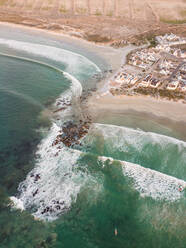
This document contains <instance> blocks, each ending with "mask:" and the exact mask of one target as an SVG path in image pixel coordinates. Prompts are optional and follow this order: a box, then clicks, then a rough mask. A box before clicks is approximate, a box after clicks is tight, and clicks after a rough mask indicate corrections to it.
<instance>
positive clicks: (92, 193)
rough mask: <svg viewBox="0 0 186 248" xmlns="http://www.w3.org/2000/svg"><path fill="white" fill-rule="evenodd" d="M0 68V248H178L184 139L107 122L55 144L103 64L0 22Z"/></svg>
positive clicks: (134, 122) (143, 124) (185, 240)
mask: <svg viewBox="0 0 186 248" xmlns="http://www.w3.org/2000/svg"><path fill="white" fill-rule="evenodd" d="M0 68H1V69H0V130H1V131H0V248H22V247H24V248H38V247H51V248H61V247H64V248H71V247H72V248H73V247H78V248H82V247H86V248H95V247H97V248H103V247H104V248H105V247H110V248H117V247H118V248H121V247H125V248H127V247H128V248H132V247H134V248H135V247H137V248H138V247H139V248H140V247H143V248H144V247H148V248H149V247H162V248H166V247H169V248H170V247H178V248H182V247H183V248H184V247H185V244H186V236H185V228H186V215H185V213H186V191H185V187H186V182H185V181H186V142H185V134H184V133H182V132H178V130H177V129H176V128H175V129H174V125H172V126H171V127H172V129H170V128H168V127H166V125H162V124H161V123H159V124H158V122H157V123H156V122H152V120H151V121H150V120H149V121H148V122H147V121H146V120H145V118H144V117H143V115H141V116H140V118H139V116H137V115H136V116H135V113H134V114H133V116H131V115H129V114H128V115H127V114H126V115H125V121H121V117H120V116H112V118H111V117H109V115H107V117H102V119H97V120H95V122H94V123H93V124H92V125H91V128H90V129H89V132H88V134H87V135H86V136H84V137H83V138H82V139H81V143H80V144H76V145H74V146H73V147H71V148H69V147H66V146H65V145H63V144H58V145H54V141H55V139H56V137H57V136H58V135H61V127H62V126H63V124H64V123H66V122H67V121H72V120H73V121H76V120H79V119H81V118H82V116H83V115H84V114H85V113H84V109H82V107H81V104H80V101H79V99H80V98H81V96H82V94H88V93H89V92H90V91H91V90H94V88H95V87H96V84H97V82H98V80H99V79H100V78H101V77H102V76H103V75H104V71H106V70H108V69H110V68H109V65H108V64H107V63H106V62H105V61H104V60H103V59H101V58H100V57H99V56H98V55H95V54H93V53H92V52H90V51H88V50H85V49H83V48H81V47H79V46H78V45H75V44H73V43H71V44H70V43H68V42H62V41H61V40H58V39H56V38H52V36H51V37H50V36H47V35H46V36H45V35H40V34H39V33H37V36H36V33H34V32H33V31H32V32H31V31H26V30H24V29H19V28H15V27H14V28H13V27H7V26H6V25H5V26H3V25H2V26H1V28H0ZM58 108H63V111H61V112H58V113H57V114H54V112H55V110H56V109H58ZM13 203H14V205H13Z"/></svg>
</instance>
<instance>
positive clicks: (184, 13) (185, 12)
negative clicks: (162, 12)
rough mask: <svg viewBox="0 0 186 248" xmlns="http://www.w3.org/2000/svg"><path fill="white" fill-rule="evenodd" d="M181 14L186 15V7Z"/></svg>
mask: <svg viewBox="0 0 186 248" xmlns="http://www.w3.org/2000/svg"><path fill="white" fill-rule="evenodd" d="M180 14H181V16H183V17H186V9H183V10H182V11H181V12H180Z"/></svg>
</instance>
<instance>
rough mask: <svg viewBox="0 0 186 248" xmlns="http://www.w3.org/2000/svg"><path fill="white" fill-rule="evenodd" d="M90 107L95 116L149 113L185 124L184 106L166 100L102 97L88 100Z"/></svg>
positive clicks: (137, 97) (185, 111)
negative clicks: (109, 113)
mask: <svg viewBox="0 0 186 248" xmlns="http://www.w3.org/2000/svg"><path fill="white" fill-rule="evenodd" d="M89 103H90V106H91V109H92V111H93V113H94V114H95V113H96V112H98V113H101V112H105V111H108V110H109V112H116V113H117V112H118V113H122V112H125V111H126V110H135V111H137V112H143V113H149V114H152V115H155V116H157V117H166V118H169V119H171V120H173V121H184V122H186V104H183V103H180V102H173V101H168V100H160V99H155V98H152V97H146V96H124V95H122V96H111V95H107V96H102V97H100V98H99V97H98V98H96V99H95V98H94V97H93V98H92V99H90V102H89Z"/></svg>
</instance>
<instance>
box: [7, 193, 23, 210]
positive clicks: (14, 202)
mask: <svg viewBox="0 0 186 248" xmlns="http://www.w3.org/2000/svg"><path fill="white" fill-rule="evenodd" d="M10 200H11V202H12V204H11V205H13V207H14V208H16V209H20V210H21V211H23V210H25V208H24V205H23V202H22V201H21V200H20V199H18V198H16V197H15V196H11V197H10Z"/></svg>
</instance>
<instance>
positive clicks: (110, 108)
mask: <svg viewBox="0 0 186 248" xmlns="http://www.w3.org/2000/svg"><path fill="white" fill-rule="evenodd" d="M0 25H3V26H6V25H7V27H8V26H13V27H15V28H20V29H25V30H28V31H33V32H35V34H36V35H37V33H39V34H47V35H50V36H53V37H55V38H56V39H60V40H64V41H66V42H70V43H74V44H76V45H77V44H78V45H79V46H81V47H82V48H84V49H88V50H89V51H92V52H95V53H96V54H98V55H99V56H100V57H102V58H103V59H104V60H105V61H106V62H107V63H108V64H109V65H110V66H111V68H112V70H113V73H112V74H114V73H115V72H116V71H117V70H118V69H119V67H120V65H121V64H122V63H123V62H124V61H125V58H126V55H127V53H128V52H129V51H130V50H131V49H133V48H134V47H131V46H128V47H125V48H122V49H114V48H111V47H108V46H104V45H97V44H94V43H92V42H87V41H85V40H83V39H80V38H74V37H71V36H69V35H64V34H63V33H61V32H60V33H56V32H53V31H48V30H40V29H38V28H34V27H25V26H21V25H17V24H9V23H1V24H0ZM108 76H110V77H111V75H110V74H109V75H108ZM107 85H108V78H106V79H104V80H103V81H102V82H100V83H99V85H98V87H99V88H98V94H97V93H96V94H95V95H93V96H92V97H91V98H90V99H89V102H88V107H89V111H90V112H91V113H92V114H93V116H95V117H96V116H98V115H99V114H101V113H105V111H106V112H107V113H108V115H109V114H112V113H113V112H115V113H122V112H125V111H127V110H134V111H136V112H138V113H140V112H141V113H149V114H153V115H155V116H159V117H165V118H168V119H170V120H174V121H183V122H185V123H186V104H183V103H180V102H172V101H168V100H159V99H155V98H152V97H146V96H132V97H131V96H111V95H106V96H102V97H99V95H100V92H101V94H103V91H107Z"/></svg>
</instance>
